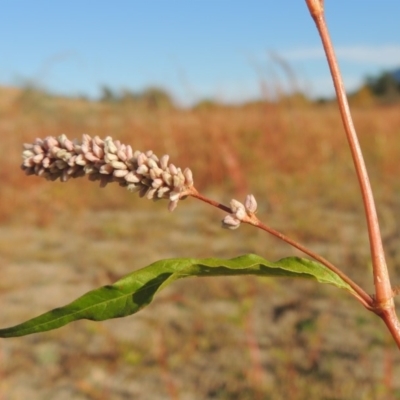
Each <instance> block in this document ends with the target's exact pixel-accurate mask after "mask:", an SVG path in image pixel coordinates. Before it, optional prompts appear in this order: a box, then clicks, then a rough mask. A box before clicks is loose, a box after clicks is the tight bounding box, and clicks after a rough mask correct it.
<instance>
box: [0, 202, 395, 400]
mask: <svg viewBox="0 0 400 400" xmlns="http://www.w3.org/2000/svg"><path fill="white" fill-rule="evenodd" d="M142 202H145V201H144V200H142V199H141V200H137V201H136V200H135V201H134V203H133V206H132V209H131V210H114V211H110V210H98V211H87V212H81V213H80V214H79V215H74V214H72V213H71V212H63V213H60V215H57V216H55V217H54V218H52V219H50V220H48V221H46V222H45V223H44V224H43V225H41V224H40V223H38V222H37V221H36V222H35V223H30V222H29V218H30V217H32V216H29V215H21V218H20V220H19V221H13V223H12V224H11V223H9V224H5V225H3V226H2V227H0V265H1V272H2V273H1V276H2V279H1V282H0V299H1V300H0V301H1V305H2V307H1V313H0V326H1V327H7V326H11V325H15V324H17V323H20V322H22V321H24V320H26V319H30V318H32V317H34V316H37V315H39V314H41V313H43V312H45V311H48V310H50V309H52V308H55V307H58V306H61V305H64V304H67V303H68V302H70V301H72V300H73V299H75V298H76V297H78V296H80V295H81V294H83V293H85V292H87V291H89V290H91V289H93V288H96V287H98V286H101V285H106V284H109V283H112V282H113V281H115V280H116V279H118V278H119V277H121V276H123V275H125V274H128V273H129V272H131V271H133V270H136V269H138V268H140V267H143V266H146V265H148V264H150V263H151V262H154V261H156V260H159V259H162V258H170V257H186V256H187V257H214V256H215V257H226V258H230V257H234V256H238V255H240V254H244V253H249V252H253V253H257V254H260V255H261V256H263V257H265V258H267V259H271V260H276V259H279V258H281V257H285V256H291V255H301V254H300V253H298V252H296V251H295V250H292V249H291V248H289V247H288V246H286V245H285V244H282V243H280V242H279V241H277V240H276V239H274V238H271V237H269V236H266V235H265V234H263V233H261V232H258V231H256V230H255V229H254V228H251V227H248V226H243V227H241V228H240V229H238V230H236V231H226V230H223V229H220V222H219V221H220V220H221V219H222V217H223V214H221V213H220V212H218V210H213V209H211V210H208V208H207V207H205V206H204V205H202V204H199V203H197V202H196V201H194V200H186V201H184V202H182V203H181V204H180V205H179V206H178V208H177V210H176V211H174V213H173V214H172V215H171V214H169V213H168V212H167V210H166V203H164V202H162V203H161V202H160V203H157V204H150V203H149V205H145V206H144V208H142V207H141V205H142ZM307 207H309V206H308V205H306V204H304V205H301V204H298V205H297V210H296V212H298V213H300V214H301V213H304V212H305V211H306V210H307V209H308V208H307ZM260 208H261V210H260V214H261V215H262V216H263V217H264V218H263V219H264V220H268V223H270V224H271V226H273V227H275V228H279V229H281V230H282V231H284V232H286V233H290V234H292V235H293V236H294V237H297V238H298V239H300V240H301V241H302V242H303V243H304V244H306V245H307V246H309V247H311V248H313V249H314V250H316V251H320V252H321V253H322V254H323V255H324V256H325V257H327V258H328V259H331V260H332V261H333V262H335V263H336V264H337V265H340V266H342V265H344V266H345V267H343V268H344V269H345V270H346V272H347V273H349V275H351V276H352V277H353V278H354V279H355V280H356V281H358V282H359V283H360V284H361V285H364V286H366V287H367V288H368V289H369V290H370V291H371V292H372V285H371V277H370V268H369V266H368V263H369V261H368V241H367V237H366V235H365V233H364V230H363V229H364V223H363V222H362V216H360V215H359V214H358V213H355V212H354V211H353V210H350V211H338V210H337V211H332V210H323V209H322V208H320V209H319V210H320V211H319V212H320V213H319V214H318V207H317V210H316V211H315V212H314V213H313V215H312V216H311V217H310V219H309V221H308V222H309V224H308V226H311V227H309V228H308V231H304V230H303V227H302V226H300V225H299V223H298V222H293V221H292V220H290V219H289V218H288V217H285V214H284V213H281V212H280V211H281V210H275V211H279V212H274V213H271V212H269V211H267V210H266V209H265V210H263V208H262V204H261V207H260ZM325 211H326V212H325ZM386 212H387V213H388V214H389V217H388V218H389V219H392V218H393V215H396V213H397V208H396V207H392V208H387V210H386ZM322 216H323V217H322ZM321 217H322V218H321ZM32 218H33V217H32ZM317 221H318V222H317ZM318 224H319V225H318ZM313 227H314V229H313ZM391 229H392V228H391ZM299 232H303V233H302V236H301V237H300V234H299ZM321 232H322V233H323V235H322V234H321ZM359 232H362V233H361V234H360V233H359ZM385 237H386V238H387V243H386V244H387V246H388V248H389V258H390V257H391V258H390V261H391V262H392V265H396V260H397V252H396V248H397V247H396V245H397V243H398V233H397V232H396V230H395V229H394V228H393V229H392V230H390V232H386V233H385ZM390 249H392V250H390ZM391 272H392V273H393V274H397V275H398V271H396V270H393V271H391ZM0 360H1V362H0V399H1V400H16V399H39V400H41V399H43V400H53V399H54V400H64V399H65V400H70V399H74V400H88V399H93V400H102V399H116V400H119V399H121V400H122V399H141V400H158V399H160V400H161V399H174V400H175V399H179V400H201V399H220V400H224V399H227V400H228V399H229V400H231V399H232V400H233V399H240V400H246V399H249V400H250V399H252V400H253V399H327V400H328V399H395V398H400V380H399V379H397V377H398V376H400V354H399V352H398V350H397V348H396V346H395V344H394V342H393V340H392V339H391V337H390V336H389V334H388V333H387V331H386V328H385V326H384V325H383V323H381V322H380V320H379V319H378V318H377V317H376V316H375V315H373V314H372V313H369V312H367V311H366V310H365V309H363V307H362V306H361V305H360V304H359V303H357V302H356V301H355V300H354V299H353V298H352V297H351V296H350V295H349V294H347V293H346V292H344V291H340V290H338V289H336V288H334V287H330V286H328V285H320V284H317V283H315V282H312V281H305V280H290V279H280V280H276V279H266V278H255V277H240V278H239V277H238V278H235V277H231V278H206V279H204V278H202V279H200V278H196V279H195V278H191V279H184V280H181V281H178V282H176V283H174V284H173V285H171V286H170V287H168V288H167V289H165V290H164V291H163V292H161V293H160V294H159V295H158V296H157V297H156V299H155V300H154V302H153V303H152V304H151V305H150V306H149V307H147V308H146V309H144V310H142V311H140V312H139V313H138V314H136V315H133V316H130V317H127V318H123V319H114V320H110V321H105V322H92V321H79V322H75V323H72V324H70V325H68V326H66V327H63V328H61V329H58V330H55V331H51V332H47V333H41V334H34V335H30V336H26V337H20V338H13V339H4V340H1V341H0Z"/></svg>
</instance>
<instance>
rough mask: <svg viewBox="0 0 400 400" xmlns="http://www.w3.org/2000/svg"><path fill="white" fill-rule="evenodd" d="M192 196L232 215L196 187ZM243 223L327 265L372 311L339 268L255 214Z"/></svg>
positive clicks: (370, 303)
mask: <svg viewBox="0 0 400 400" xmlns="http://www.w3.org/2000/svg"><path fill="white" fill-rule="evenodd" d="M190 196H192V197H194V198H196V199H199V200H201V201H204V202H205V203H207V204H210V205H212V206H214V207H217V208H219V209H220V210H223V211H225V212H228V213H229V214H231V213H232V210H231V209H230V208H229V207H227V206H225V205H223V204H221V203H218V202H217V201H214V200H212V199H209V198H208V197H206V196H203V195H202V194H201V193H199V192H198V191H197V190H196V189H195V188H194V187H192V188H190ZM242 222H245V223H248V224H250V225H253V226H255V227H256V228H259V229H262V230H263V231H265V232H268V233H270V234H271V235H273V236H275V237H277V238H278V239H280V240H283V241H284V242H286V243H287V244H289V245H291V246H293V247H295V248H296V249H298V250H300V251H302V252H303V253H304V254H307V255H308V256H310V257H312V258H314V259H315V260H316V261H318V262H320V263H321V264H323V265H325V267H327V268H328V269H330V270H331V271H332V272H334V273H335V274H337V275H338V276H339V277H340V278H342V280H343V281H344V282H346V283H347V284H348V285H349V286H350V287H351V288H352V289H353V290H354V292H353V293H352V294H353V295H354V296H355V297H356V298H357V299H358V300H359V301H360V302H361V303H362V304H363V306H364V307H366V308H367V309H369V310H371V308H372V306H373V299H372V297H371V296H370V295H369V294H368V293H366V292H365V291H364V290H363V289H362V288H361V287H360V286H358V285H357V284H356V283H355V282H354V281H353V280H352V279H351V278H349V277H348V276H347V275H346V274H345V273H344V272H342V271H341V270H340V269H339V268H337V267H335V266H334V265H333V264H332V263H331V262H329V261H328V260H326V259H325V258H324V257H322V256H320V255H319V254H316V253H314V252H313V251H312V250H310V249H308V248H307V247H305V246H303V245H301V244H300V243H298V242H296V241H295V240H293V239H291V238H289V237H288V236H286V235H284V234H283V233H281V232H279V231H277V230H275V229H273V228H270V227H269V226H267V225H265V224H263V223H262V222H261V221H260V220H259V219H258V218H257V217H256V216H255V215H254V214H252V216H251V217H248V218H247V219H246V220H243V221H242Z"/></svg>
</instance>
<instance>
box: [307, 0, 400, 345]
mask: <svg viewBox="0 0 400 400" xmlns="http://www.w3.org/2000/svg"><path fill="white" fill-rule="evenodd" d="M306 3H307V6H308V9H309V11H310V14H311V16H312V18H313V20H314V22H315V24H316V26H317V29H318V33H319V35H320V37H321V40H322V44H323V47H324V50H325V55H326V58H327V61H328V65H329V68H330V72H331V76H332V80H333V84H334V87H335V92H336V97H337V100H338V104H339V110H340V115H341V117H342V122H343V125H344V129H345V132H346V136H347V140H348V143H349V146H350V151H351V155H352V158H353V162H354V166H355V169H356V173H357V178H358V182H359V185H360V189H361V195H362V199H363V203H364V209H365V215H366V220H367V226H368V235H369V242H370V249H371V258H372V266H373V275H374V285H375V302H374V312H375V313H376V314H378V315H379V316H380V317H381V318H382V319H383V320H384V321H385V323H386V325H387V326H388V328H389V329H390V331H391V333H392V335H393V337H394V338H395V340H396V343H397V344H398V345H399V347H400V323H399V321H398V318H397V316H396V312H395V309H394V301H393V291H392V287H391V284H390V277H389V273H388V269H387V265H386V261H385V254H384V251H383V245H382V236H381V233H380V228H379V222H378V216H377V212H376V207H375V202H374V197H373V193H372V189H371V184H370V181H369V177H368V173H367V169H366V166H365V162H364V158H363V155H362V151H361V148H360V144H359V141H358V138H357V133H356V130H355V128H354V124H353V120H352V117H351V113H350V109H349V104H348V101H347V96H346V91H345V88H344V84H343V80H342V76H341V73H340V70H339V66H338V62H337V59H336V55H335V52H334V48H333V45H332V41H331V38H330V35H329V31H328V27H327V24H326V20H325V15H324V7H323V0H306Z"/></svg>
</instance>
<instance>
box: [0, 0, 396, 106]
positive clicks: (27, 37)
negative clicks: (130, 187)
mask: <svg viewBox="0 0 400 400" xmlns="http://www.w3.org/2000/svg"><path fill="white" fill-rule="evenodd" d="M325 9H326V16H327V20H328V25H329V28H330V31H331V34H332V37H333V40H334V43H335V45H336V49H337V54H338V56H339V60H340V63H341V69H342V72H343V75H344V78H345V83H346V85H347V88H348V89H349V90H351V89H353V88H355V87H356V86H357V85H358V84H359V83H360V82H361V81H362V79H363V77H364V76H365V75H367V74H375V73H377V72H379V71H381V70H384V69H390V68H394V67H399V66H400V28H399V15H400V1H399V0H325ZM0 21H1V23H0V38H1V40H0V60H1V62H0V85H21V84H25V83H27V82H33V83H35V84H36V85H39V86H41V87H43V88H45V89H47V90H50V91H52V92H56V93H60V94H65V95H80V94H83V95H87V96H90V97H96V96H98V95H99V94H100V87H101V86H102V85H107V86H109V87H111V88H113V89H116V90H119V89H123V88H126V89H129V90H133V91H140V90H142V89H143V88H145V87H148V86H150V85H158V86H161V87H164V88H166V89H167V90H169V91H170V92H171V93H172V94H173V95H174V97H175V98H176V99H177V100H178V101H179V102H181V103H183V104H190V103H193V102H195V101H197V100H198V99H201V98H205V97H207V98H210V97H212V98H217V99H219V100H224V101H240V100H246V99H250V98H256V97H259V96H260V95H261V93H262V89H261V86H262V85H261V84H260V82H262V81H264V82H265V83H266V85H267V88H269V90H270V91H271V92H272V91H273V88H276V87H282V88H285V87H288V86H289V87H293V86H297V87H298V88H300V89H304V90H306V91H307V92H308V93H309V94H311V95H313V96H320V95H330V94H332V93H333V90H332V85H331V82H330V78H329V73H328V68H327V66H326V62H325V61H324V58H323V54H322V51H321V46H320V41H319V37H318V35H317V32H316V29H315V27H314V23H313V21H312V19H311V17H310V16H309V14H308V11H307V8H306V5H305V1H304V0H285V1H284V0H276V1H272V0H241V1H239V0H130V1H128V0H113V1H102V0H96V1H94V0H90V1H89V0H80V1H77V0H69V1H61V0H56V1H55V0H52V1H50V0H47V1H43V0H2V2H1V15H0ZM277 57H278V59H283V60H285V61H286V62H287V63H288V64H289V65H290V66H291V68H292V69H293V71H294V72H295V76H296V79H295V82H294V83H293V82H292V83H288V79H287V78H286V77H285V76H284V74H283V73H282V68H281V67H280V66H279V63H278V62H277V61H276V60H277Z"/></svg>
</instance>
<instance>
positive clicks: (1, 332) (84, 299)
mask: <svg viewBox="0 0 400 400" xmlns="http://www.w3.org/2000/svg"><path fill="white" fill-rule="evenodd" d="M228 275H259V276H265V277H291V278H308V279H316V280H317V281H318V282H321V283H329V284H332V285H335V286H337V287H339V288H341V289H346V290H348V291H350V292H352V293H353V290H352V289H351V287H350V286H349V285H348V284H347V283H345V282H344V281H343V280H342V279H341V278H340V277H339V276H338V275H336V274H335V273H334V272H332V271H330V270H329V269H327V268H326V267H324V266H323V265H322V264H319V263H317V262H314V261H310V260H307V259H303V258H298V257H290V258H284V259H282V260H279V261H277V262H270V261H267V260H264V259H263V258H261V257H259V256H257V255H254V254H247V255H244V256H240V257H237V258H232V259H230V260H222V259H215V258H206V259H193V258H175V259H169V260H161V261H157V262H155V263H153V264H151V265H149V266H147V267H145V268H142V269H140V270H138V271H135V272H133V273H131V274H129V275H127V276H125V277H124V278H122V279H120V280H119V281H117V282H115V283H114V284H113V285H107V286H103V287H101V288H99V289H96V290H92V291H90V292H88V293H86V294H84V295H83V296H81V297H79V298H78V299H76V300H75V301H73V302H72V303H70V304H68V305H66V306H64V307H61V308H55V309H54V310H52V311H49V312H46V313H44V314H42V315H40V316H38V317H36V318H33V319H31V320H28V321H26V322H23V323H22V324H19V325H16V326H13V327H11V328H6V329H0V337H3V338H6V337H15V336H24V335H29V334H32V333H38V332H44V331H49V330H52V329H56V328H60V327H61V326H64V325H66V324H68V323H70V322H73V321H77V320H79V319H89V320H93V321H103V320H106V319H110V318H120V317H126V316H128V315H131V314H134V313H136V312H138V311H139V310H140V309H142V308H143V307H145V306H147V305H148V304H149V303H150V302H151V301H152V300H153V297H154V295H155V294H156V293H157V292H158V291H160V290H161V289H163V288H164V287H166V286H167V285H169V284H170V283H172V282H173V281H175V280H177V279H181V278H186V277H191V276H228Z"/></svg>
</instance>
